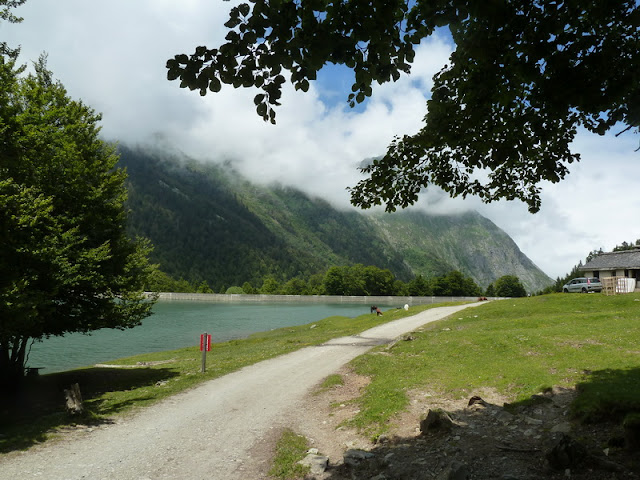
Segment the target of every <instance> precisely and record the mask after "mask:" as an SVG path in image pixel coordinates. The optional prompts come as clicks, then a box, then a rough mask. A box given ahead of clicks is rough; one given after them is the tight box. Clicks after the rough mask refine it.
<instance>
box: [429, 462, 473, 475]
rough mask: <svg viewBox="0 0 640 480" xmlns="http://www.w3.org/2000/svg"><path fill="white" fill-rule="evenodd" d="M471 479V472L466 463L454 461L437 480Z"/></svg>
mask: <svg viewBox="0 0 640 480" xmlns="http://www.w3.org/2000/svg"><path fill="white" fill-rule="evenodd" d="M468 478H469V471H468V470H467V467H466V465H465V464H464V463H462V462H458V461H454V462H452V463H451V465H449V466H448V467H447V468H445V469H444V470H443V471H441V472H440V473H439V474H438V476H437V477H436V480H467V479H468Z"/></svg>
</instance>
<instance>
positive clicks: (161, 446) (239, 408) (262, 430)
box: [0, 304, 477, 480]
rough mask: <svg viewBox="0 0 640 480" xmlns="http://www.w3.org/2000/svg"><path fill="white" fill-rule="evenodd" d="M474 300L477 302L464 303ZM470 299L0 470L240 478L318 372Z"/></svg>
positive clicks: (260, 368) (269, 365)
mask: <svg viewBox="0 0 640 480" xmlns="http://www.w3.org/2000/svg"><path fill="white" fill-rule="evenodd" d="M473 305H477V304H473ZM468 306H471V305H464V306H456V307H440V308H434V309H431V310H427V311H424V312H422V313H420V314H418V315H415V316H412V317H408V318H405V319H401V320H397V321H394V322H390V323H387V324H384V325H380V326H378V327H375V328H372V329H370V330H367V331H365V332H363V333H362V334H360V335H355V336H352V337H343V338H338V339H334V340H331V341H329V342H327V343H325V344H323V345H319V346H315V347H307V348H304V349H302V350H299V351H297V352H293V353H291V354H288V355H283V356H281V357H277V358H274V359H271V360H267V361H264V362H261V363H258V364H256V365H253V366H250V367H247V368H244V369H242V370H240V371H238V372H235V373H232V374H230V375H226V376H224V377H221V378H218V379H215V380H212V381H210V382H207V383H205V384H203V385H201V386H199V387H197V388H195V389H193V390H190V391H188V392H186V393H183V394H179V395H176V396H174V397H171V398H169V399H167V400H165V401H163V402H161V403H159V404H157V405H154V406H152V407H149V408H146V409H144V410H143V411H141V412H140V413H138V414H136V415H133V416H131V417H128V418H124V419H121V420H118V421H117V423H115V424H113V425H106V426H102V427H99V428H97V429H95V430H93V431H91V432H86V433H85V434H82V435H78V437H77V438H74V439H73V440H71V441H61V442H53V443H51V444H45V445H43V446H40V447H36V448H32V449H31V450H29V451H27V452H26V453H16V454H9V455H5V456H4V457H0V479H11V480H15V479H28V478H46V479H52V480H53V479H65V480H67V479H83V478H84V479H86V478H91V479H114V478H117V479H120V480H124V479H136V480H142V479H154V480H155V479H182V478H192V479H205V478H206V479H224V480H233V479H246V478H249V477H247V475H248V474H250V475H251V477H250V478H255V476H254V474H255V473H256V472H257V471H260V473H261V474H264V470H263V469H262V466H257V465H256V461H257V460H258V459H256V458H255V456H254V455H252V449H253V448H254V446H255V445H256V443H257V442H259V441H260V440H261V439H264V438H265V437H267V436H268V435H269V434H270V433H272V432H273V430H274V429H276V428H277V427H278V426H279V425H281V424H282V419H283V418H286V417H287V415H288V414H289V412H291V411H295V409H296V408H299V406H300V405H301V403H302V401H303V399H304V398H305V396H306V395H307V394H308V393H309V392H310V391H311V389H312V388H313V387H314V386H315V385H317V384H318V383H319V382H320V381H321V380H322V379H324V378H325V377H326V376H328V375H330V374H331V373H333V372H336V371H337V370H338V369H339V368H340V367H342V366H343V365H344V364H346V363H347V362H349V361H350V360H352V359H353V358H355V357H357V356H358V355H361V354H363V353H365V352H366V351H367V350H369V349H370V348H372V347H374V346H376V345H380V344H383V343H388V342H391V341H392V340H393V339H395V338H397V337H398V336H400V335H402V334H404V333H407V332H410V331H412V330H414V329H416V328H418V327H419V326H421V325H423V324H425V323H429V322H432V321H435V320H440V319H442V318H444V317H446V316H448V315H451V314H453V313H455V312H457V311H459V310H462V309H464V308H467V307H468Z"/></svg>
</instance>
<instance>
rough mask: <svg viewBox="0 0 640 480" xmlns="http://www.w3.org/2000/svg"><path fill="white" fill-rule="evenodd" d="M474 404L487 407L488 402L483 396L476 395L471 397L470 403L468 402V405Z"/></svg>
mask: <svg viewBox="0 0 640 480" xmlns="http://www.w3.org/2000/svg"><path fill="white" fill-rule="evenodd" d="M472 405H482V406H483V407H486V406H487V402H485V401H484V400H483V399H482V398H481V397H478V396H477V395H474V396H473V397H471V398H470V399H469V403H467V407H470V406H472Z"/></svg>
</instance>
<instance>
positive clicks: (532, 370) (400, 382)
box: [0, 294, 640, 452]
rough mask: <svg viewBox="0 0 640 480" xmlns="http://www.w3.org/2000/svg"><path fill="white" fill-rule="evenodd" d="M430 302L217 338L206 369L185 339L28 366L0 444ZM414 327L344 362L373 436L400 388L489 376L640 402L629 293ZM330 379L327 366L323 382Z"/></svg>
mask: <svg viewBox="0 0 640 480" xmlns="http://www.w3.org/2000/svg"><path fill="white" fill-rule="evenodd" d="M434 306H442V304H440V305H434ZM434 306H429V307H427V306H423V307H412V308H411V309H410V310H409V312H405V311H404V310H393V311H390V312H387V313H385V315H384V316H382V317H376V316H374V315H369V314H367V315H362V316H360V317H358V318H355V319H348V318H344V317H331V318H328V319H325V320H322V321H320V322H316V323H315V324H313V325H303V326H299V327H288V328H284V329H279V330H274V331H271V332H265V333H261V334H256V335H253V336H251V337H250V338H248V339H245V340H235V341H230V342H225V343H221V344H216V345H214V348H213V349H212V351H211V352H210V353H209V355H208V359H207V372H206V373H204V374H201V373H199V371H200V358H201V354H200V352H199V350H198V348H197V347H193V348H186V349H181V350H175V351H170V352H161V353H154V354H149V355H141V356H136V357H131V358H127V359H122V360H119V361H114V362H110V363H117V364H121V365H136V364H139V363H145V362H146V363H147V364H149V366H147V367H145V368H134V369H124V368H123V369H104V368H87V369H79V370H73V371H69V372H63V373H57V374H50V375H43V376H41V377H36V378H34V379H32V380H33V381H32V382H29V383H27V384H26V385H25V388H24V390H23V391H22V392H21V394H20V395H19V396H18V397H16V398H13V399H11V400H12V401H8V400H9V399H5V401H4V402H3V404H2V407H1V408H2V409H1V410H0V414H1V415H0V422H1V423H0V432H1V433H2V435H0V452H7V451H11V450H15V449H21V448H27V447H29V446H30V445H33V444H34V443H37V442H40V441H43V440H45V439H46V438H47V436H48V435H50V432H52V431H55V430H56V429H59V428H61V427H64V426H66V425H70V424H73V423H82V422H86V423H92V422H93V423H100V422H104V421H108V419H109V418H111V417H113V416H114V415H117V414H122V413H125V412H128V411H130V410H131V409H132V408H134V407H142V406H145V405H149V404H151V403H155V402H157V401H159V400H160V399H162V398H165V397H167V396H169V395H172V394H174V393H177V392H180V391H183V390H185V389H187V388H190V387H193V386H195V385H196V384H198V383H200V382H202V381H205V380H208V379H212V378H215V377H218V376H221V375H224V374H226V373H229V372H231V371H233V370H237V369H239V368H241V367H243V366H245V365H249V364H252V363H255V362H258V361H261V360H264V359H267V358H271V357H274V356H277V355H281V354H284V353H287V352H290V351H293V350H295V349H298V348H301V347H304V346H307V345H315V344H319V343H322V342H324V341H326V340H328V339H330V338H334V337H340V336H344V335H349V334H353V333H357V332H361V331H363V330H366V329H367V328H370V327H372V326H375V325H378V324H380V323H382V322H386V321H390V320H393V319H396V318H400V317H402V316H406V315H412V314H415V313H417V312H419V311H421V310H424V309H426V308H432V307H434ZM314 325H315V326H314ZM412 337H413V340H412V341H406V342H398V343H397V344H395V345H394V347H393V348H391V349H385V347H380V348H377V349H375V350H373V351H372V352H371V353H369V354H366V355H364V356H362V357H359V358H358V359H356V360H355V361H354V362H353V364H354V367H355V368H356V370H357V371H358V372H359V373H361V374H364V375H369V376H371V378H372V381H371V383H370V385H369V386H368V387H367V390H366V392H365V394H364V395H363V396H362V398H361V399H360V400H359V402H360V403H361V405H360V413H359V414H358V415H357V416H356V418H355V419H354V425H356V426H357V427H359V428H361V429H362V430H363V431H365V432H367V433H368V434H370V435H372V436H376V435H379V434H380V433H382V432H384V431H385V430H386V429H388V428H389V425H390V424H391V423H392V422H393V418H394V415H395V414H396V413H398V412H399V411H401V410H402V409H403V408H405V407H406V405H407V402H408V397H407V393H408V392H410V391H411V390H413V389H421V388H423V389H429V390H430V391H433V392H440V393H443V394H447V395H454V396H461V397H464V396H469V395H472V394H473V392H474V391H475V390H477V389H479V388H481V387H489V388H494V389H496V390H497V391H499V392H501V393H503V394H505V395H508V397H509V398H510V399H512V401H514V402H520V401H526V400H527V399H528V398H530V397H531V395H533V394H537V393H539V392H541V391H543V390H544V389H546V388H549V387H551V386H554V385H558V386H574V385H578V387H579V391H580V395H579V397H578V399H577V400H576V402H575V403H574V405H573V410H572V411H573V414H574V416H575V417H576V418H579V419H582V420H585V421H597V420H599V419H602V418H607V419H610V418H615V419H620V420H622V418H623V417H624V416H625V415H627V414H628V413H630V412H640V295H638V294H628V295H620V296H612V297H607V296H604V295H601V294H589V295H583V294H571V295H566V294H557V295H547V296H540V297H530V298H522V299H515V300H502V301H496V302H490V303H487V304H485V305H482V306H480V307H477V308H473V309H469V310H464V311H462V312H460V313H459V314H456V315H454V316H453V317H451V318H449V319H446V320H443V321H440V322H436V323H434V324H430V325H428V326H426V327H424V328H423V329H422V330H421V331H419V332H415V333H414V334H413V335H412ZM381 352H383V354H381ZM154 362H165V363H158V364H154V365H151V364H153V363H154ZM76 382H78V383H79V384H80V388H81V391H82V394H83V396H84V399H85V403H86V405H87V407H88V410H89V413H88V414H87V415H86V416H85V418H83V419H74V418H70V417H69V416H68V415H67V414H66V413H65V412H64V409H63V400H62V393H61V392H62V389H63V388H68V386H69V385H71V384H72V383H76ZM339 382H340V379H339V378H336V377H335V376H331V377H329V378H328V379H327V382H326V385H325V388H327V387H330V386H331V385H332V384H335V383H339Z"/></svg>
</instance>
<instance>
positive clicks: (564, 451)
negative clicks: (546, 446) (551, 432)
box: [546, 435, 589, 470]
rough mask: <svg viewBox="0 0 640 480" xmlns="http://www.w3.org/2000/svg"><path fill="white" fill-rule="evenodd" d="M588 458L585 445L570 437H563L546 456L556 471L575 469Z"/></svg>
mask: <svg viewBox="0 0 640 480" xmlns="http://www.w3.org/2000/svg"><path fill="white" fill-rule="evenodd" d="M588 456H589V454H588V452H587V449H586V448H585V447H584V445H582V444H581V443H579V442H577V441H575V440H574V439H573V438H571V437H570V436H568V435H563V436H562V438H561V439H560V441H559V442H558V443H557V444H556V446H555V447H553V448H552V449H551V450H550V451H549V452H548V453H547V454H546V458H547V461H548V462H549V465H550V466H551V468H554V469H555V470H566V469H567V468H569V469H572V468H575V467H577V466H579V465H581V464H582V463H584V461H585V460H586V459H587V458H588Z"/></svg>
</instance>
